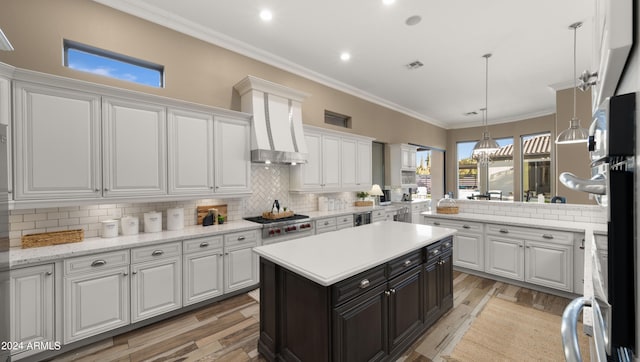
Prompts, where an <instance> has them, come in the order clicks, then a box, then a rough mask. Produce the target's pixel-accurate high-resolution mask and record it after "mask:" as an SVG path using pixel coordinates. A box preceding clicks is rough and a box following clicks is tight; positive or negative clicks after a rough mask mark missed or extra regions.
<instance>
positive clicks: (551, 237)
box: [542, 234, 553, 239]
mask: <svg viewBox="0 0 640 362" xmlns="http://www.w3.org/2000/svg"><path fill="white" fill-rule="evenodd" d="M542 237H543V238H545V239H553V235H551V234H542Z"/></svg>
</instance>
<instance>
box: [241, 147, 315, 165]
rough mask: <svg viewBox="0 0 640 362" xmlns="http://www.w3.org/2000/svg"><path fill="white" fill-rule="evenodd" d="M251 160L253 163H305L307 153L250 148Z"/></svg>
mask: <svg viewBox="0 0 640 362" xmlns="http://www.w3.org/2000/svg"><path fill="white" fill-rule="evenodd" d="M251 162H254V163H267V162H269V163H288V164H300V163H307V154H306V153H300V152H284V151H272V150H251Z"/></svg>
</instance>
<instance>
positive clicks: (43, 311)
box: [8, 264, 56, 354]
mask: <svg viewBox="0 0 640 362" xmlns="http://www.w3.org/2000/svg"><path fill="white" fill-rule="evenodd" d="M9 274H10V287H9V288H10V289H9V296H10V302H9V304H10V317H9V318H10V322H9V323H10V326H9V330H10V337H9V339H8V341H11V342H15V343H17V346H23V348H22V349H18V348H11V354H17V353H21V352H24V354H27V353H29V351H28V350H27V349H26V346H27V345H28V344H30V343H51V344H53V343H54V342H55V341H56V338H55V331H54V324H55V323H54V322H55V313H54V312H55V303H54V296H55V294H54V293H55V292H54V290H55V283H54V279H55V277H54V265H53V264H47V265H40V266H33V267H27V268H21V269H14V270H11V272H10V273H9ZM12 347H13V346H12ZM31 352H36V351H31Z"/></svg>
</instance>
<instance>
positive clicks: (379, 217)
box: [371, 209, 387, 223]
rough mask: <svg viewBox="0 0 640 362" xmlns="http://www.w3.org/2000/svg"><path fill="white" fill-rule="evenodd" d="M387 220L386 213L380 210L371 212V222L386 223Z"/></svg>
mask: <svg viewBox="0 0 640 362" xmlns="http://www.w3.org/2000/svg"><path fill="white" fill-rule="evenodd" d="M386 219H387V213H386V211H384V210H382V209H380V210H373V211H371V222H372V223H374V222H378V221H385V220H386Z"/></svg>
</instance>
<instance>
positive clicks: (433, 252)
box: [426, 237, 453, 263]
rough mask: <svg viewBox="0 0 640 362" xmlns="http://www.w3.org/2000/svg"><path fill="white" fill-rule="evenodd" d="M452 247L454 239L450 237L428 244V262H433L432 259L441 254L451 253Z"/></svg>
mask: <svg viewBox="0 0 640 362" xmlns="http://www.w3.org/2000/svg"><path fill="white" fill-rule="evenodd" d="M452 249H453V239H452V238H450V237H449V238H447V239H444V240H441V241H439V242H437V243H433V244H431V245H429V246H427V256H426V259H427V263H429V262H431V261H432V260H437V259H438V258H440V256H441V255H446V254H448V253H451V252H452Z"/></svg>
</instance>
